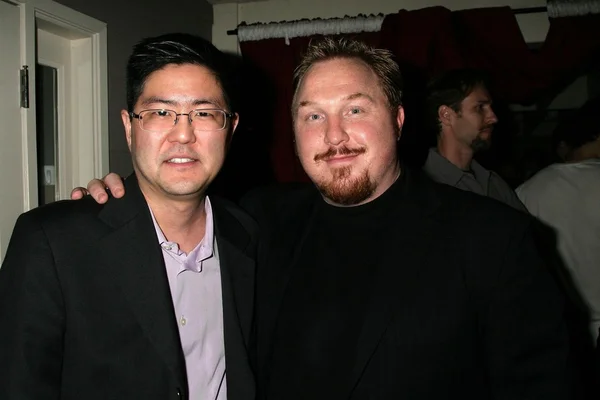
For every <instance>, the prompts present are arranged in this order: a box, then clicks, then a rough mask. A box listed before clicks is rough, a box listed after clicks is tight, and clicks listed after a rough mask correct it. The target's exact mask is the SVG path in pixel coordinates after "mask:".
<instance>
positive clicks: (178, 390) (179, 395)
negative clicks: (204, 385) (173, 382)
mask: <svg viewBox="0 0 600 400" xmlns="http://www.w3.org/2000/svg"><path fill="white" fill-rule="evenodd" d="M177 397H179V398H180V399H181V398H183V397H182V396H181V389H179V388H177Z"/></svg>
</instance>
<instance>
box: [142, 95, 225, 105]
mask: <svg viewBox="0 0 600 400" xmlns="http://www.w3.org/2000/svg"><path fill="white" fill-rule="evenodd" d="M156 103H160V104H166V105H169V106H174V107H175V106H178V105H179V104H180V103H179V102H178V101H175V100H170V99H163V98H161V97H158V96H150V97H148V98H147V99H146V100H144V101H142V105H143V106H148V105H150V104H156ZM221 103H222V102H221V101H218V100H216V99H210V98H207V99H194V101H192V105H193V106H201V105H205V104H210V105H212V106H215V107H223V105H222V104H221Z"/></svg>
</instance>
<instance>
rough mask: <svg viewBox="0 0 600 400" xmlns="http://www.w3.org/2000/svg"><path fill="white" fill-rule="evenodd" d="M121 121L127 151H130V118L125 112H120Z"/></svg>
mask: <svg viewBox="0 0 600 400" xmlns="http://www.w3.org/2000/svg"><path fill="white" fill-rule="evenodd" d="M121 121H123V127H124V128H125V139H126V140H127V147H129V151H131V116H130V115H129V112H128V111H127V110H121Z"/></svg>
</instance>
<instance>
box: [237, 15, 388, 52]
mask: <svg viewBox="0 0 600 400" xmlns="http://www.w3.org/2000/svg"><path fill="white" fill-rule="evenodd" d="M383 19H384V16H383V15H369V16H362V15H360V16H357V17H346V18H330V19H312V20H299V21H290V22H270V23H268V24H255V25H240V26H238V28H237V36H238V40H239V41H240V42H246V41H251V40H264V39H273V38H285V43H286V44H288V45H289V44H290V39H292V38H295V37H302V36H313V35H339V34H342V33H359V32H378V31H380V30H381V24H382V23H383Z"/></svg>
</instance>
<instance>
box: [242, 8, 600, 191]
mask: <svg viewBox="0 0 600 400" xmlns="http://www.w3.org/2000/svg"><path fill="white" fill-rule="evenodd" d="M598 27H600V16H599V15H590V16H582V17H566V18H556V19H551V20H550V31H549V32H548V35H547V38H546V41H545V42H544V44H543V46H542V47H541V48H540V49H539V50H537V51H532V50H530V49H529V47H528V46H527V44H526V43H525V41H524V39H523V36H522V34H521V31H520V29H519V26H518V24H517V21H516V18H515V15H514V13H513V12H512V10H511V9H510V8H508V7H494V8H484V9H472V10H462V11H454V12H452V11H450V10H448V9H446V8H444V7H430V8H425V9H421V10H414V11H406V10H400V11H399V12H398V13H396V14H390V15H387V16H386V17H385V20H384V22H383V26H382V29H381V31H380V32H375V33H362V34H358V35H346V36H350V37H353V38H357V39H361V40H364V41H366V42H367V43H369V44H371V45H374V46H379V47H384V48H388V49H390V50H391V51H392V52H393V53H394V54H395V56H396V57H397V60H398V63H399V64H400V66H401V68H402V70H403V73H404V76H405V81H406V85H405V86H406V88H405V91H406V93H407V96H406V97H405V98H406V102H407V104H406V105H405V106H406V109H407V112H406V114H407V124H408V125H410V124H415V123H416V122H415V118H414V116H415V115H418V111H419V110H418V108H419V104H420V101H421V100H422V99H420V98H419V96H420V95H421V94H422V93H423V90H422V89H423V85H424V82H425V80H426V79H427V78H429V77H431V76H433V75H435V74H437V73H440V72H442V71H444V70H448V69H452V68H458V67H476V68H483V69H486V70H488V71H489V73H490V75H491V78H492V81H493V82H496V84H497V85H496V91H495V95H496V96H497V97H499V98H500V99H501V100H504V101H505V102H511V103H531V102H535V101H537V100H538V99H540V98H541V97H543V96H546V95H548V93H557V92H558V90H559V89H561V88H564V86H565V85H566V84H568V83H569V82H570V81H572V80H573V79H575V78H576V77H577V76H578V75H579V74H580V73H581V69H582V68H584V67H585V66H586V65H589V63H590V62H591V61H592V60H594V59H597V57H598V55H599V54H600V34H598V33H599V32H600V30H599V28H598ZM309 41H310V38H295V39H291V40H290V43H289V45H288V44H286V43H285V41H284V39H269V40H262V41H251V42H242V43H241V45H240V46H241V50H242V55H243V58H244V60H245V61H246V62H248V63H250V64H251V65H252V67H253V68H256V69H255V71H259V72H257V73H255V74H254V75H253V76H251V77H249V78H247V79H248V80H249V82H250V83H251V84H252V85H254V86H252V88H250V89H247V90H246V93H245V96H244V98H245V101H246V106H245V109H246V110H247V111H248V110H249V111H250V115H251V116H250V118H247V115H244V114H242V122H243V121H244V120H246V125H245V127H246V131H247V132H248V133H246V134H247V135H248V143H250V142H251V141H252V140H251V139H250V138H252V137H253V138H254V139H256V138H258V137H262V138H265V137H269V138H268V139H266V140H265V142H266V143H268V153H269V156H268V157H269V160H268V163H269V164H270V166H271V169H272V172H273V179H274V180H276V181H278V182H298V181H306V180H307V178H306V175H305V174H304V172H303V171H302V168H301V166H300V164H299V162H298V159H297V157H296V155H295V152H294V144H293V133H292V122H291V116H290V109H289V107H290V103H291V99H292V94H293V93H292V76H293V71H294V68H295V67H296V65H298V62H299V61H300V57H301V55H302V52H303V51H304V49H305V48H306V46H307V45H308V43H309ZM263 79H264V80H263ZM258 82H264V83H262V84H260V85H259V84H258ZM257 85H258V87H257ZM261 95H262V96H263V98H261V97H260V96H261ZM411 115H412V116H413V119H412V120H411V118H410V117H411ZM409 129H410V128H409ZM234 142H235V141H234ZM404 147H407V146H406V145H405V146H404ZM408 147H410V146H408ZM242 168H243V166H242Z"/></svg>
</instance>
